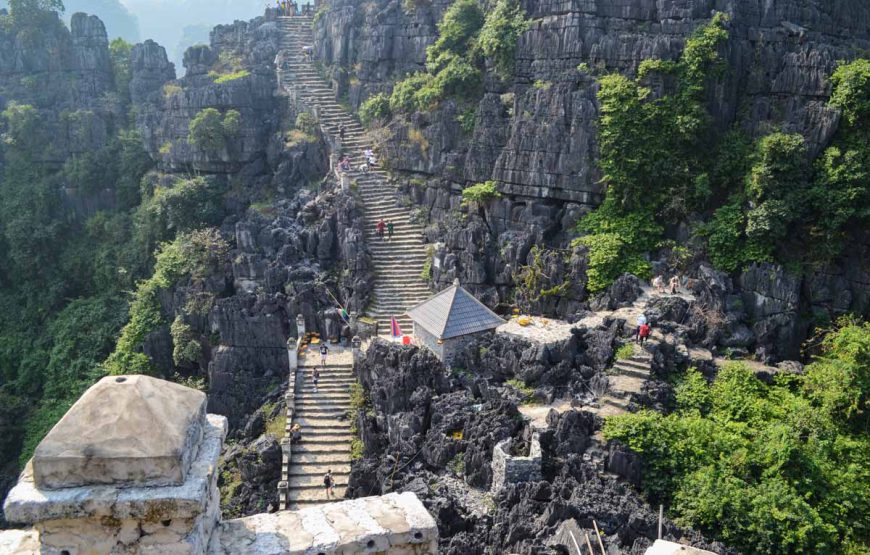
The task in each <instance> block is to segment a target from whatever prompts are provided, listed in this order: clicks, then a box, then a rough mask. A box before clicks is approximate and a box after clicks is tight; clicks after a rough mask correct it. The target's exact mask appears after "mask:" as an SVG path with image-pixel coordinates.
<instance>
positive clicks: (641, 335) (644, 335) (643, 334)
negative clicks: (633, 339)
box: [637, 322, 650, 345]
mask: <svg viewBox="0 0 870 555" xmlns="http://www.w3.org/2000/svg"><path fill="white" fill-rule="evenodd" d="M649 332H650V327H649V324H647V323H646V322H644V323H643V324H641V325H640V329H638V330H637V341H638V343H640V344H641V345H643V342H644V341H646V340H647V339H648V338H649Z"/></svg>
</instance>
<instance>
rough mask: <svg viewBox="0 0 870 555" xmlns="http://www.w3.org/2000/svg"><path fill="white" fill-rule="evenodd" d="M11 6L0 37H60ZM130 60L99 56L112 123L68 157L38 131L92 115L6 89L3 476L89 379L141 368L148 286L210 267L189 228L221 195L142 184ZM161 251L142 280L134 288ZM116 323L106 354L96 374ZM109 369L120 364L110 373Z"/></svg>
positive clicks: (0, 233)
mask: <svg viewBox="0 0 870 555" xmlns="http://www.w3.org/2000/svg"><path fill="white" fill-rule="evenodd" d="M11 7H12V14H11V16H7V17H6V18H4V20H3V21H2V22H0V24H2V25H3V26H4V27H3V32H11V33H16V34H19V35H20V34H21V33H25V34H27V33H31V34H33V33H42V34H44V35H46V36H50V35H51V34H52V33H65V32H67V31H64V30H63V29H60V28H59V20H58V18H57V17H56V16H55V15H54V14H52V13H51V12H50V9H57V8H59V7H60V3H59V2H43V1H41V0H40V1H21V2H16V1H13V2H12V3H11ZM46 22H49V23H50V24H47V23H46ZM130 51H131V47H130V45H129V44H127V43H124V42H123V41H113V42H112V43H111V45H110V49H109V54H110V61H111V63H112V68H111V69H112V70H113V72H114V82H115V90H114V91H111V94H112V96H113V98H114V99H116V100H117V101H119V102H120V106H119V110H117V114H121V116H116V118H115V119H114V120H113V122H114V125H113V126H112V127H109V136H108V137H106V140H105V141H103V142H102V146H99V147H97V148H95V149H92V150H83V151H81V152H77V151H78V150H79V145H75V144H73V145H72V148H71V147H70V145H69V144H66V143H65V142H64V141H67V142H68V140H67V138H66V137H65V136H55V135H54V134H52V133H51V132H50V131H49V130H50V129H52V127H51V126H52V125H53V120H54V119H56V117H60V118H61V120H62V121H64V122H66V123H67V125H68V126H69V128H70V129H72V130H80V131H81V132H82V134H83V136H85V137H89V136H91V135H90V134H89V133H91V129H92V127H93V126H95V125H97V118H98V117H100V114H95V113H94V111H92V110H90V109H88V110H84V109H81V110H77V111H67V112H64V113H60V114H56V113H53V112H52V110H53V109H54V108H53V107H52V106H42V105H40V104H39V101H40V98H41V97H40V96H39V95H38V94H37V93H35V92H34V93H33V95H32V97H30V96H27V94H25V93H22V92H21V90H20V89H16V90H15V91H14V92H15V94H17V95H18V96H11V98H9V101H8V103H7V104H6V108H5V109H4V110H3V111H2V113H0V138H2V141H0V150H2V152H0V159H2V161H3V164H2V171H3V174H2V176H0V198H2V202H0V401H2V403H0V404H2V408H0V432H2V446H0V447H2V449H0V470H3V471H4V472H5V473H7V474H8V475H14V474H15V472H16V467H17V466H18V465H19V464H21V463H23V462H25V461H26V460H27V459H28V458H29V456H30V454H31V453H32V450H33V448H34V447H35V446H36V444H37V443H38V442H39V440H40V439H41V438H42V437H43V436H44V434H45V433H46V432H47V431H48V430H49V429H50V427H51V426H52V425H54V423H55V422H57V420H58V419H59V418H60V416H61V415H63V414H64V412H65V411H66V410H67V409H69V407H70V406H71V404H72V403H73V402H74V401H75V400H76V399H77V398H78V397H79V396H80V395H81V393H82V392H83V391H84V390H85V389H86V388H87V387H88V386H90V385H91V384H92V383H93V382H94V381H95V380H97V379H99V378H100V377H101V376H103V375H105V374H106V372H108V371H116V372H120V371H124V372H131V371H136V370H150V367H147V365H146V364H144V363H143V362H141V357H144V355H142V354H141V353H139V352H138V351H137V349H139V348H140V347H139V345H135V346H133V345H131V344H130V341H128V340H129V339H130V338H131V337H133V336H135V335H137V334H136V333H135V332H139V335H140V336H141V334H143V333H145V332H146V331H147V330H148V329H149V326H150V325H151V324H153V323H154V321H156V320H158V319H160V314H159V310H155V302H156V301H155V294H156V292H157V290H158V289H159V287H160V286H161V285H163V286H165V285H166V283H167V281H168V280H170V279H173V278H174V277H176V275H181V274H183V275H184V276H185V277H188V276H190V277H191V279H194V280H195V279H196V276H197V275H201V274H200V273H199V271H198V268H200V267H202V265H203V264H209V263H210V262H209V261H210V260H211V259H210V258H209V257H208V256H199V255H200V254H201V253H202V252H206V253H211V254H210V255H209V256H211V255H213V253H214V251H213V249H212V247H214V246H215V245H217V247H220V246H221V245H220V244H219V243H218V241H217V240H215V239H214V237H213V234H212V233H211V232H201V231H196V230H198V229H201V228H205V227H208V226H212V225H215V224H216V223H218V222H219V221H220V219H221V218H222V215H223V207H222V202H221V201H220V197H221V195H222V193H223V189H222V188H221V187H219V186H218V185H216V184H215V183H214V182H213V181H211V180H209V179H205V178H193V179H182V180H176V181H175V182H161V180H160V178H159V176H153V175H151V174H149V172H150V170H151V169H152V166H153V163H152V161H151V159H150V158H149V157H148V155H147V153H146V152H145V150H144V148H143V145H142V141H141V138H140V137H139V135H138V134H137V133H136V132H135V131H134V130H133V129H132V125H131V122H129V121H127V120H126V119H125V118H124V117H123V114H127V113H130V111H131V108H133V106H131V104H130V95H129V83H130V77H131V75H130V57H129V56H130ZM13 86H14V84H13ZM74 90H75V88H74V87H70V88H69V94H70V95H73V94H74ZM25 92H26V91H25ZM13 98H15V100H13ZM69 102H70V103H71V104H72V103H75V102H77V100H76V99H75V98H74V97H72V96H70V100H69ZM227 120H230V121H229V122H228V121H227ZM231 120H232V118H231V114H230V113H229V112H228V113H227V114H226V115H223V116H222V117H221V122H220V123H221V132H222V133H225V132H227V131H228V130H229V131H232V129H231V128H232V127H233V125H232V121H231ZM96 129H99V128H96ZM65 151H72V152H74V153H73V154H71V155H65V154H62V153H63V152H65ZM176 236H178V237H176ZM161 244H162V245H163V246H162V247H160V249H159V253H158V256H157V260H158V266H157V271H156V272H155V275H154V276H152V277H151V278H149V279H147V280H145V281H140V280H141V279H142V278H144V277H145V276H147V275H148V274H149V273H150V268H151V266H152V264H153V262H154V260H155V258H154V256H153V254H152V253H154V252H155V250H157V249H158V246H160V245H161ZM199 247H203V248H199ZM217 247H215V248H217ZM137 284H138V285H137ZM130 291H135V293H134V294H133V296H132V304H130V303H131V298H130V295H129V292H130ZM128 306H129V307H130V308H131V313H130V320H129V322H128V313H127V310H128ZM125 322H127V326H126V327H125V328H124V330H125V331H124V334H123V336H122V341H121V343H120V344H119V346H118V347H117V349H116V353H118V354H115V355H113V356H112V357H111V358H110V359H109V362H108V363H107V364H105V365H104V364H103V362H104V361H105V360H106V357H107V356H109V355H110V354H111V353H112V352H113V349H114V348H115V342H116V340H117V337H118V334H119V332H121V330H122V327H123V326H124V324H125ZM181 347H182V348H181V349H180V351H179V357H181V358H190V357H191V356H193V354H194V348H193V346H192V345H190V344H186V345H182V346H181ZM137 355H138V356H137ZM123 357H127V358H129V359H131V361H132V362H131V364H132V365H131V366H126V365H121V364H118V363H119V361H120V359H121V358H123ZM133 363H138V365H137V364H133ZM19 454H20V457H19Z"/></svg>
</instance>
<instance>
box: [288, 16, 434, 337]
mask: <svg viewBox="0 0 870 555" xmlns="http://www.w3.org/2000/svg"><path fill="white" fill-rule="evenodd" d="M280 25H281V29H282V31H283V32H282V34H281V44H280V47H281V49H282V51H283V52H284V57H285V60H286V65H285V69H284V71H282V72H281V74H280V75H281V85H282V87H284V88H285V89H286V90H288V91H293V92H295V93H296V95H297V96H298V97H299V98H301V99H302V101H303V102H304V103H305V104H306V105H308V106H310V107H311V108H312V109H314V110H316V113H317V116H318V118H319V122H320V125H321V128H322V129H323V131H324V132H325V133H327V134H328V135H329V136H330V137H331V138H332V142H333V143H334V144H340V145H341V150H342V152H341V153H336V154H340V155H347V156H348V157H349V158H350V160H351V164H352V167H353V170H352V172H351V179H352V180H353V181H355V182H356V188H357V191H358V194H359V197H360V198H361V199H362V202H363V207H364V210H365V218H366V241H367V243H368V245H369V249H370V251H371V254H372V262H373V265H374V269H375V278H376V279H375V285H374V295H373V299H372V304H371V306H370V307H369V308H368V310H367V314H366V315H367V316H369V317H371V318H373V319H375V320H377V322H378V324H379V325H378V329H379V333H380V334H382V335H387V334H389V332H390V317H391V316H396V319H397V320H398V321H399V324H400V325H401V327H402V331H403V332H404V333H406V334H410V333H411V332H412V330H411V321H410V319H408V318H407V317H405V316H404V313H405V311H406V310H408V309H410V308H412V307H414V306H415V305H417V304H419V303H421V302H423V301H425V300H426V299H427V298H428V297H429V296H430V294H431V292H430V290H429V287H428V286H427V284H426V283H425V282H424V280H423V279H422V277H421V273H422V271H423V266H424V264H425V262H426V258H427V247H426V245H425V244H424V242H423V229H422V227H421V226H420V225H419V224H417V223H414V222H412V221H411V212H410V210H409V209H408V208H407V207H404V206H400V205H399V204H398V200H397V195H396V189H395V187H394V186H393V185H392V184H390V182H389V181H388V179H387V174H386V172H384V171H382V170H379V169H374V168H373V169H372V170H371V171H369V172H368V173H363V172H361V171H359V167H360V166H361V165H362V163H363V161H364V154H363V153H364V151H365V150H366V149H367V148H371V147H372V145H371V141H370V140H369V138H368V136H367V134H366V131H365V129H364V128H363V127H362V125H360V123H359V122H358V121H357V120H356V119H354V118H353V117H352V116H351V114H349V113H348V112H347V110H345V109H344V108H343V107H342V106H341V105H340V104H339V103H338V102H336V100H335V92H334V91H333V90H332V89H331V88H330V86H329V85H328V84H327V83H326V81H325V80H324V79H323V78H322V77H321V76H320V74H319V73H318V71H317V68H316V67H315V66H314V64H313V63H311V62H310V61H309V60H307V59H306V58H305V56H304V55H303V49H304V48H305V47H307V46H311V45H312V44H313V40H314V39H313V35H312V32H311V18H310V17H282V18H280ZM341 125H344V128H345V134H344V139H343V140H341V141H339V126H341ZM381 219H383V220H384V222H390V221H392V222H393V224H395V232H394V234H393V237H392V239H389V240H381V239H379V238H378V237H377V232H376V225H377V223H378V221H379V220H381Z"/></svg>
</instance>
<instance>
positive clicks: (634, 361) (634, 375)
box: [596, 346, 651, 417]
mask: <svg viewBox="0 0 870 555" xmlns="http://www.w3.org/2000/svg"><path fill="white" fill-rule="evenodd" d="M639 350H640V349H639V348H638V347H636V346H635V355H634V356H632V357H630V358H627V359H622V360H617V361H616V362H615V363H614V364H613V368H612V370H611V371H610V372H609V373H608V376H607V381H608V384H607V392H606V393H605V394H604V395H602V396H601V397H599V398H598V405H599V406H598V410H597V411H596V412H597V413H598V414H599V415H600V416H602V417H603V416H612V415H614V414H622V413H624V412H628V406H629V404H630V403H631V401H632V397H633V396H634V395H637V394H638V393H640V391H641V388H642V387H643V384H644V383H645V382H646V381H647V380H649V378H650V363H651V358H650V357H649V355H647V354H646V352H645V351H644V352H643V354H638V351H639Z"/></svg>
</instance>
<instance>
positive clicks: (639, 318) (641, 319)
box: [634, 312, 647, 341]
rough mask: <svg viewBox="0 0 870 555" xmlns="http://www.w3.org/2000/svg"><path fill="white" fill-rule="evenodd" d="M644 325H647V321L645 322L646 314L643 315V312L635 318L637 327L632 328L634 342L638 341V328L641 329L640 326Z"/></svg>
mask: <svg viewBox="0 0 870 555" xmlns="http://www.w3.org/2000/svg"><path fill="white" fill-rule="evenodd" d="M646 323H647V320H646V314H644V313H643V312H641V313H640V314H639V315H638V316H637V326H636V327H635V328H634V340H635V341H637V340H638V339H640V328H641V326H643V325H644V324H646Z"/></svg>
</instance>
